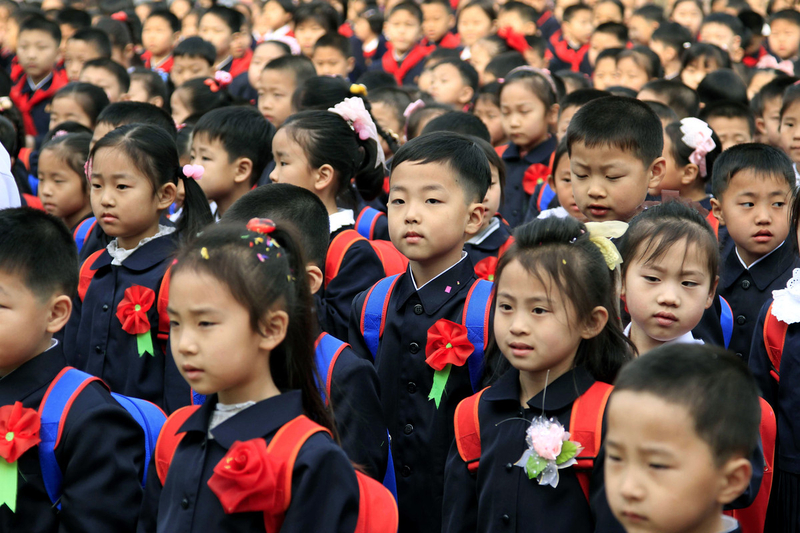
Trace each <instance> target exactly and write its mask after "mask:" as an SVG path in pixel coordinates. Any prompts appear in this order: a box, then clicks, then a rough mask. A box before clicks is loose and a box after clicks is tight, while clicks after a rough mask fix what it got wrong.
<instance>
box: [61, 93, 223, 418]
mask: <svg viewBox="0 0 800 533" xmlns="http://www.w3.org/2000/svg"><path fill="white" fill-rule="evenodd" d="M117 105H120V104H117ZM86 167H87V168H86V173H87V176H90V179H91V193H90V199H91V202H92V211H93V212H94V214H95V216H96V217H97V223H98V225H99V226H100V228H101V229H102V230H103V232H104V233H105V234H106V235H108V236H109V237H111V238H112V239H113V240H112V241H111V243H110V244H109V245H108V246H107V247H106V248H103V249H100V250H98V251H97V252H95V253H93V254H92V255H91V256H90V257H89V258H88V259H87V260H86V261H85V262H84V265H83V266H82V267H81V268H82V272H83V273H84V275H90V276H91V277H90V281H89V283H84V284H83V285H82V287H81V291H80V292H79V294H78V297H77V298H75V299H74V312H73V313H72V316H71V317H70V320H69V322H68V323H67V329H66V333H65V336H64V350H65V353H66V354H67V357H68V361H69V362H70V364H72V365H73V366H75V367H77V368H78V369H81V370H84V371H85V372H88V373H90V374H93V375H95V376H98V377H101V378H102V379H103V381H105V382H106V383H107V384H108V386H109V387H110V388H111V390H112V391H115V392H119V393H122V394H126V395H131V396H134V397H138V398H145V399H148V400H150V401H152V402H153V403H155V404H156V405H158V406H159V407H161V408H162V409H164V410H165V411H166V412H172V411H174V410H175V409H177V408H179V407H183V406H185V405H188V404H190V403H191V398H192V397H191V394H190V391H189V387H188V386H187V385H186V384H185V383H183V382H182V381H181V379H180V376H179V374H178V368H176V366H175V365H174V363H173V361H172V360H171V359H169V358H168V357H167V351H166V345H165V344H164V341H165V339H166V335H167V334H168V331H165V327H166V325H165V324H163V323H162V321H161V320H160V316H159V315H160V313H159V312H158V307H159V306H157V305H156V299H157V298H158V295H159V293H160V291H161V290H162V288H163V287H162V278H163V276H164V273H165V271H166V270H167V267H168V266H169V265H170V264H171V262H172V258H173V253H174V251H175V248H176V246H177V238H178V236H194V235H196V234H197V232H198V231H200V229H202V228H203V226H205V225H206V224H207V223H209V222H211V213H210V211H209V208H208V201H207V200H206V198H205V196H204V195H203V191H202V190H201V189H200V187H199V186H198V184H197V183H196V182H195V181H194V180H193V179H190V178H187V177H186V175H185V174H184V173H183V172H182V171H181V169H180V167H178V151H177V149H176V148H175V141H174V139H173V137H171V136H170V135H169V134H167V133H166V132H165V131H164V130H163V129H161V128H158V127H155V126H150V125H145V124H131V125H128V126H123V127H121V128H117V129H115V130H114V131H112V132H110V133H108V134H107V135H105V136H104V137H103V138H102V139H100V140H99V141H97V143H96V144H95V145H94V147H93V148H92V151H91V152H90V154H89V161H88V163H87V165H86ZM179 178H180V179H181V181H183V185H184V188H185V191H186V193H185V194H186V196H185V199H184V203H183V214H182V216H181V218H180V220H179V221H178V224H177V226H164V225H162V224H161V223H160V221H161V215H162V213H163V212H164V211H165V210H166V209H167V208H168V207H169V206H170V205H171V204H172V202H173V201H175V194H176V189H177V182H178V179H179ZM90 269H91V271H93V272H92V273H91V274H89V270H90ZM156 291H158V292H156ZM134 307H138V309H135V308H134Z"/></svg>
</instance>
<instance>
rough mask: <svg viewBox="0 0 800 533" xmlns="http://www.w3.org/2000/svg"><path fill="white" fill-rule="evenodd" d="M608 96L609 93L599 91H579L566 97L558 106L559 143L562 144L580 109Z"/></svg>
mask: <svg viewBox="0 0 800 533" xmlns="http://www.w3.org/2000/svg"><path fill="white" fill-rule="evenodd" d="M606 96H608V93H607V92H605V91H598V90H597V89H578V90H577V91H573V92H571V93H569V94H568V95H566V96H564V98H563V99H562V100H561V102H560V104H559V106H558V122H556V137H557V138H558V141H559V142H561V139H563V138H564V136H565V135H566V134H567V127H568V126H569V123H570V122H571V121H572V117H574V116H575V113H577V112H578V110H579V109H580V108H582V107H583V106H585V105H586V104H588V103H589V102H591V101H592V100H597V99H598V98H604V97H606Z"/></svg>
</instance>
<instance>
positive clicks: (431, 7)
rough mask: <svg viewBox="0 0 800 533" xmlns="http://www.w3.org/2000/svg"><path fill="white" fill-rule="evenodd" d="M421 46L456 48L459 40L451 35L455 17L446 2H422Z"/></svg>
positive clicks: (444, 0) (448, 3)
mask: <svg viewBox="0 0 800 533" xmlns="http://www.w3.org/2000/svg"><path fill="white" fill-rule="evenodd" d="M420 7H421V8H422V35H423V39H422V45H423V46H429V45H435V46H439V47H442V48H458V47H459V46H460V45H461V39H459V38H458V35H456V34H454V33H453V28H455V27H456V17H455V15H454V14H453V8H452V7H451V6H450V2H449V1H448V0H423V2H422V4H421V5H420Z"/></svg>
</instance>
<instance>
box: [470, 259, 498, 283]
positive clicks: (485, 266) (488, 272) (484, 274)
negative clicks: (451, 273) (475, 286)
mask: <svg viewBox="0 0 800 533" xmlns="http://www.w3.org/2000/svg"><path fill="white" fill-rule="evenodd" d="M495 272H497V258H496V257H487V258H485V259H482V260H480V261H478V264H477V265H475V275H476V276H477V277H478V278H480V279H485V280H487V281H494V274H495Z"/></svg>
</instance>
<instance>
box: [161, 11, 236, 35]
mask: <svg viewBox="0 0 800 533" xmlns="http://www.w3.org/2000/svg"><path fill="white" fill-rule="evenodd" d="M152 18H160V19H163V20H164V21H166V23H167V24H169V27H170V28H171V29H172V32H173V33H175V32H180V31H181V21H180V20H178V17H176V16H175V15H174V14H173V13H172V11H170V10H169V9H154V10H153V11H151V12H150V14H149V15H147V19H146V20H150V19H152ZM236 31H239V30H236Z"/></svg>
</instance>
